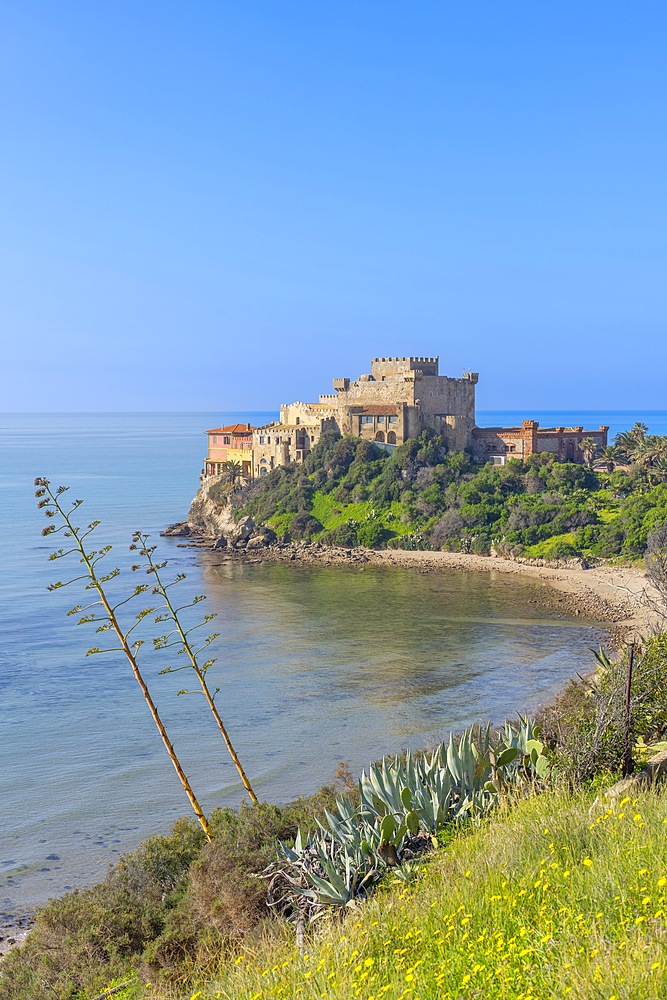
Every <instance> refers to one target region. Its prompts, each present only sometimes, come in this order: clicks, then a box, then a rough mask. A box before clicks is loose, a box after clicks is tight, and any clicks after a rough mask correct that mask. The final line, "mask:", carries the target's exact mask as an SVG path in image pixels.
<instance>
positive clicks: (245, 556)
mask: <svg viewBox="0 0 667 1000" xmlns="http://www.w3.org/2000/svg"><path fill="white" fill-rule="evenodd" d="M175 540H176V539H175ZM178 544H179V546H180V547H183V548H197V549H200V550H203V551H206V552H207V558H208V561H209V563H210V564H211V565H223V564H224V563H227V562H230V561H235V562H240V563H245V564H248V565H249V564H256V563H262V562H277V563H293V564H296V565H307V566H342V567H349V568H352V567H354V568H356V569H357V570H359V571H360V572H362V571H364V570H365V569H366V567H369V568H371V567H372V568H380V569H409V570H411V571H413V572H419V573H439V572H447V571H459V572H464V573H480V572H481V573H492V574H504V575H506V576H508V577H514V578H524V579H525V578H528V579H532V580H535V581H536V583H537V584H539V586H540V589H541V590H542V591H543V595H542V596H543V598H544V599H543V600H542V599H541V598H540V597H536V598H535V599H534V600H531V602H530V603H531V604H538V605H543V606H544V607H548V608H549V609H550V610H553V609H554V607H555V608H556V610H557V611H558V612H559V613H560V614H561V615H562V617H563V618H568V619H572V620H576V618H577V617H579V616H584V617H586V618H592V619H595V621H596V622H598V623H599V624H601V625H604V626H605V627H606V628H608V629H609V632H610V635H611V637H612V642H613V643H614V645H618V644H620V643H622V642H624V641H626V642H627V641H631V640H632V639H633V638H634V637H635V636H637V637H639V636H646V635H648V634H651V633H652V632H653V631H655V630H656V629H657V628H658V627H659V625H660V616H659V614H658V613H657V611H656V607H655V599H656V595H655V593H654V592H652V589H651V587H650V585H649V583H648V580H647V579H646V577H645V575H644V574H643V573H641V572H640V571H639V570H638V569H634V568H631V567H619V566H609V565H602V566H593V567H588V568H584V566H583V565H581V564H579V565H570V564H564V565H557V566H554V565H550V566H549V565H542V564H539V563H537V562H530V563H529V562H521V561H518V560H513V559H506V558H503V557H500V556H480V555H473V554H468V553H463V552H434V551H428V550H423V551H413V550H407V549H366V548H355V549H342V548H334V547H329V546H323V545H318V544H314V545H308V544H294V543H290V544H280V543H278V544H272V545H269V546H266V547H263V548H261V549H252V550H248V551H246V550H245V549H244V548H239V549H231V548H225V549H217V548H215V546H214V544H213V543H212V542H211V540H208V539H205V538H202V537H200V536H194V535H192V536H190V537H189V538H187V540H184V539H183V540H180V541H179V542H178ZM570 562H577V563H580V561H579V560H571V561H570ZM33 923H34V917H33V916H32V915H30V914H22V915H20V916H19V915H15V914H9V913H2V914H0V961H2V958H3V957H4V955H6V954H7V953H8V952H9V951H11V950H12V949H13V948H15V947H18V946H20V945H21V944H23V942H24V941H25V939H26V937H27V936H28V933H29V931H30V928H31V926H32V924H33Z"/></svg>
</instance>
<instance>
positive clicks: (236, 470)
mask: <svg viewBox="0 0 667 1000" xmlns="http://www.w3.org/2000/svg"><path fill="white" fill-rule="evenodd" d="M222 468H223V469H224V471H225V476H226V477H227V479H228V480H229V482H230V483H231V484H232V486H234V484H235V483H236V480H237V479H240V478H241V475H242V473H243V466H242V465H241V463H240V462H237V461H236V460H235V459H233V458H230V459H229V460H228V461H227V462H223V465H222Z"/></svg>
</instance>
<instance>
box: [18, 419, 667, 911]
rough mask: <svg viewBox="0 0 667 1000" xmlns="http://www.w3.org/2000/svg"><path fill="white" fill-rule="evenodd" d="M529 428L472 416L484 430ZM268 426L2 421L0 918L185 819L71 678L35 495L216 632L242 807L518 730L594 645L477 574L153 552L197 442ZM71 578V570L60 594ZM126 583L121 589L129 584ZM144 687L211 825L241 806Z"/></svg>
mask: <svg viewBox="0 0 667 1000" xmlns="http://www.w3.org/2000/svg"><path fill="white" fill-rule="evenodd" d="M524 415H525V414H518V413H517V414H512V413H508V412H503V413H486V414H484V413H481V414H479V415H478V420H479V423H480V424H482V425H484V424H487V425H491V424H497V423H514V422H517V421H518V420H520V419H521V418H522V416H524ZM273 416H274V414H271V413H261V414H260V413H185V414H183V413H163V414H151V413H139V414H127V413H124V414H4V415H0V510H1V511H2V526H3V533H2V562H1V568H2V572H1V573H0V630H1V634H2V644H1V647H0V760H1V763H2V767H1V769H0V801H1V803H2V812H1V815H0V911H4V912H5V913H9V912H12V913H17V912H24V911H27V910H29V909H31V908H32V907H34V906H35V905H38V904H39V903H41V902H44V901H45V900H46V899H47V898H48V897H49V896H52V895H57V894H60V893H62V892H63V891H65V890H66V889H68V888H69V887H71V886H73V885H86V884H90V883H91V882H92V881H94V880H95V879H96V878H98V877H99V876H100V875H101V874H103V872H104V871H105V870H106V867H107V865H108V864H109V862H110V861H112V860H113V859H114V858H115V857H117V856H118V854H119V853H121V852H123V851H125V850H129V849H131V848H132V847H134V846H135V845H136V844H137V843H138V841H139V840H140V839H142V838H143V837H145V836H147V835H148V834H150V833H153V832H159V831H165V830H166V829H167V828H168V826H169V824H170V823H171V822H172V821H173V820H174V819H175V818H177V817H178V816H179V815H184V814H186V813H187V811H188V809H187V802H186V800H185V798H184V797H183V793H182V791H181V789H180V786H179V784H178V781H177V779H176V776H175V774H174V772H173V769H172V767H171V764H170V763H169V761H168V759H167V758H166V757H165V756H164V753H163V749H162V746H161V743H160V741H159V737H158V735H157V733H156V731H155V729H154V727H153V723H152V721H151V719H150V717H149V716H148V712H147V709H146V706H145V705H144V703H143V701H142V699H141V697H140V695H139V693H138V691H137V690H136V687H135V682H134V681H133V679H132V676H131V675H130V673H129V670H128V667H127V665H126V664H125V662H123V660H122V659H120V658H118V657H117V656H114V655H109V656H106V657H89V658H86V657H85V655H84V654H85V651H86V649H87V648H88V647H89V646H91V645H94V644H96V643H95V640H96V639H97V637H95V636H94V633H92V632H90V631H88V632H86V630H85V628H84V627H83V626H82V627H79V628H77V627H76V626H75V624H74V623H73V620H72V618H68V617H67V616H66V613H65V612H66V611H67V609H68V608H70V607H71V606H72V605H73V604H76V603H79V602H80V601H81V599H82V594H81V592H80V591H77V590H76V586H73V587H71V588H69V589H68V590H67V591H59V592H54V593H47V590H46V587H47V585H48V583H49V582H50V581H51V580H53V579H54V573H56V571H57V574H58V575H59V576H62V575H64V574H66V572H67V568H66V566H65V565H64V564H63V562H59V563H55V564H54V563H49V561H48V553H49V552H50V551H51V550H52V548H53V547H54V546H52V545H50V544H48V543H49V541H50V539H44V538H42V537H41V535H40V532H41V529H42V527H43V525H44V523H45V522H44V520H43V518H42V516H41V515H40V514H38V512H37V510H36V507H35V501H34V499H33V490H34V487H33V485H32V484H33V480H34V478H35V476H46V477H48V478H50V479H51V480H52V481H53V482H54V483H62V484H67V485H69V486H70V487H71V488H72V494H71V495H72V496H77V497H81V498H82V499H83V500H84V501H85V507H84V508H83V511H84V514H85V515H86V520H92V519H93V518H95V519H97V518H99V519H100V520H101V521H102V526H101V527H100V528H99V529H98V532H97V540H98V542H99V545H102V544H105V543H107V542H109V543H112V544H113V545H114V546H115V548H114V551H113V553H112V554H111V555H110V556H109V557H108V558H109V565H110V568H111V566H112V565H115V564H116V563H117V564H118V565H120V566H121V568H127V565H128V559H129V553H128V551H127V545H128V543H129V540H130V536H131V533H132V531H134V530H135V529H137V528H141V529H144V530H147V531H149V532H151V533H152V534H153V535H154V536H155V539H156V541H158V542H159V546H160V553H163V554H164V556H165V558H169V560H170V561H171V562H170V567H171V568H172V569H173V571H174V573H176V572H180V571H183V572H185V573H186V574H187V580H186V581H185V583H184V584H182V585H181V587H182V593H183V596H184V599H185V597H187V596H188V595H190V596H192V595H194V594H197V593H206V594H207V595H208V605H207V608H206V610H207V611H216V612H217V613H218V615H219V617H218V619H217V621H216V630H219V631H220V632H221V633H222V634H221V637H220V639H219V640H218V641H217V643H216V648H215V654H216V655H217V656H218V662H217V663H216V665H215V667H214V668H213V671H212V672H213V673H214V674H215V683H216V685H218V686H219V687H220V689H221V691H220V694H219V696H218V698H219V706H220V710H221V714H222V715H223V718H224V719H225V720H226V722H227V724H228V727H229V730H230V733H231V735H232V739H233V740H234V742H235V744H236V747H237V750H238V753H239V755H240V756H241V758H242V760H243V761H244V765H245V767H246V770H247V771H248V773H249V775H250V776H251V779H252V780H253V782H254V784H255V786H256V790H257V792H258V794H259V795H260V796H261V797H263V798H266V799H269V800H272V801H276V802H281V801H285V800H287V799H289V798H292V797H294V796H296V795H298V794H300V793H302V792H310V791H313V790H314V789H315V788H316V787H318V786H319V785H320V784H322V783H323V782H324V781H325V780H327V779H329V778H330V777H331V776H332V774H333V773H334V771H335V769H336V765H337V762H338V761H339V760H341V759H344V760H346V761H347V762H348V763H349V764H350V766H351V767H352V768H353V770H358V769H360V768H361V767H363V766H364V764H366V763H367V762H368V761H369V760H371V759H374V758H376V757H377V756H379V755H381V754H382V753H383V752H387V751H393V750H399V749H400V748H402V747H405V746H414V747H416V746H423V745H426V744H429V743H434V742H436V741H437V740H439V739H441V738H443V737H444V736H445V735H446V733H447V732H448V731H449V729H450V728H453V729H456V728H460V727H462V726H464V725H466V724H468V723H470V722H472V721H474V720H476V719H484V718H492V719H494V720H502V719H503V718H504V717H506V716H508V715H512V714H513V713H514V712H515V711H516V710H528V709H532V708H534V707H535V706H536V705H537V704H538V703H539V702H540V701H541V700H543V699H545V698H547V697H549V696H550V695H552V694H553V693H554V692H555V691H556V690H557V689H558V688H559V687H560V686H561V685H562V684H563V683H564V681H565V680H566V679H567V678H568V677H569V676H571V675H572V674H573V673H574V672H575V671H576V670H577V669H581V668H582V667H586V666H588V664H589V663H590V652H589V648H590V647H591V646H594V645H595V643H596V642H598V641H600V640H602V639H603V638H604V633H603V631H601V629H600V628H598V627H597V626H596V625H595V623H592V622H581V621H580V620H577V622H569V621H563V620H559V619H558V618H557V617H555V616H554V615H549V614H546V613H545V612H544V611H542V610H539V609H538V608H537V607H536V606H535V605H534V604H531V603H530V601H531V599H532V597H533V596H534V592H535V591H534V588H535V586H536V585H535V584H533V583H528V582H520V581H511V582H510V581H508V580H506V579H502V578H501V577H497V576H496V575H495V574H493V573H489V574H479V575H475V574H461V573H458V574H456V573H452V574H443V575H438V576H434V575H427V576H423V575H420V574H418V573H411V572H408V571H401V570H376V571H372V570H366V571H364V572H359V571H354V570H348V569H342V568H326V567H321V568H306V567H296V568H293V567H290V566H283V565H272V564H263V563H262V564H252V565H248V566H241V565H237V564H233V563H225V564H223V565H221V566H215V565H213V562H212V561H211V560H210V558H209V556H208V553H206V552H205V551H202V550H200V549H196V548H192V547H190V548H188V547H181V545H180V544H179V540H177V539H158V537H157V536H158V534H159V531H160V530H161V529H162V528H163V527H164V526H165V525H166V524H169V523H171V522H173V521H176V520H180V519H182V518H183V517H185V515H186V513H187V509H188V506H189V502H190V500H191V498H192V496H193V495H194V493H195V491H196V489H197V486H198V476H199V472H200V469H201V465H202V459H203V457H204V451H205V436H204V434H203V431H204V430H205V429H206V428H208V427H213V426H217V425H219V424H220V423H221V422H224V423H227V422H233V421H236V420H242V421H247V420H249V421H250V422H251V423H260V422H265V421H267V420H268V419H271V418H272V417H273ZM530 416H534V417H535V419H538V420H539V421H540V423H541V424H542V425H544V426H547V425H554V424H566V425H571V424H580V423H581V424H584V425H586V426H587V427H596V426H598V425H599V424H606V423H608V424H610V425H611V434H612V435H613V434H614V433H616V432H617V431H618V430H621V429H624V428H627V427H629V426H631V425H632V424H633V423H634V422H635V421H636V420H643V421H644V422H645V423H646V424H648V426H649V429H650V431H651V432H653V433H667V412H660V413H651V412H641V411H637V412H634V411H633V412H628V413H624V412H617V411H605V412H595V413H584V412H580V413H562V412H560V413H559V412H549V413H537V414H534V413H532V412H531V414H530ZM76 568H77V567H76V564H73V565H72V566H71V568H70V573H72V574H73V575H75V574H74V570H76ZM132 579H133V582H135V581H134V578H132ZM160 666H164V663H160V664H158V663H157V662H155V661H153V660H151V659H150V658H147V659H146V663H145V669H146V676H147V679H148V680H149V683H150V685H151V689H152V690H153V692H154V695H155V697H156V700H157V702H158V705H159V707H160V710H161V711H162V713H163V715H164V718H165V721H166V723H167V725H168V727H169V729H170V732H171V734H172V738H173V741H174V743H175V745H176V748H177V750H178V751H179V753H180V754H181V756H182V759H183V762H184V764H185V767H186V770H187V772H188V774H189V776H190V779H191V781H192V784H193V785H194V786H195V788H196V789H197V791H198V792H199V794H200V798H201V799H202V801H203V803H204V805H205V808H206V809H208V810H210V809H211V808H213V807H214V806H216V805H220V804H230V805H236V804H238V803H239V801H240V800H241V798H242V788H241V786H240V784H239V782H238V780H237V778H236V774H235V771H234V770H233V767H232V765H231V762H230V761H229V760H228V758H227V756H226V752H225V749H224V747H223V746H222V744H221V742H220V740H219V737H218V735H217V732H216V730H215V728H214V726H213V723H212V720H211V719H210V717H209V716H207V714H206V713H205V711H204V707H203V705H202V703H201V701H200V700H199V698H198V697H197V696H194V695H193V696H187V697H181V698H177V697H176V691H177V690H178V689H179V688H180V687H182V686H183V683H182V675H176V676H175V677H159V676H157V671H158V669H159V667H160Z"/></svg>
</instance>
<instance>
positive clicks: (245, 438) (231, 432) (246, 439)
mask: <svg viewBox="0 0 667 1000" xmlns="http://www.w3.org/2000/svg"><path fill="white" fill-rule="evenodd" d="M253 430H254V427H251V426H250V424H229V425H228V426H227V427H214V428H212V430H210V431H206V434H207V435H208V455H207V456H206V458H205V460H204V476H219V475H220V474H221V473H222V472H224V471H225V470H224V464H225V462H239V463H240V465H241V470H242V475H244V476H252V432H253Z"/></svg>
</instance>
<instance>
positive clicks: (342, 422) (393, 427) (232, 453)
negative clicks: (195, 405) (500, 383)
mask: <svg viewBox="0 0 667 1000" xmlns="http://www.w3.org/2000/svg"><path fill="white" fill-rule="evenodd" d="M477 381H478V375H477V372H465V373H464V374H463V376H462V377H461V378H450V377H448V376H446V375H440V373H439V359H438V358H437V357H436V358H424V357H404V358H395V357H392V358H373V359H372V360H371V366H370V372H368V373H367V374H365V375H360V376H359V377H358V378H357V379H356V380H354V381H353V380H352V379H350V378H335V379H334V380H333V390H334V391H333V392H332V393H325V394H323V395H321V396H320V397H319V399H318V401H317V402H316V403H303V402H300V401H299V402H295V403H286V404H284V405H283V406H281V407H280V420H276V421H274V422H273V423H270V424H266V425H265V426H264V427H256V428H252V427H250V425H244V424H233V425H231V426H229V427H218V428H214V429H213V430H210V431H207V434H208V440H209V448H208V457H207V459H206V461H205V466H204V475H205V476H210V475H219V474H220V473H221V472H222V471H223V464H224V462H225V461H228V460H229V459H236V460H237V461H240V462H241V463H242V468H243V474H244V475H246V476H255V477H260V476H265V475H267V474H268V473H269V472H270V471H271V470H272V469H275V468H276V467H277V466H280V465H287V464H289V463H290V462H303V460H304V459H305V458H306V457H307V455H308V454H309V453H310V451H311V450H312V448H313V446H314V445H315V444H316V443H317V441H318V440H319V437H320V435H321V434H322V432H323V431H325V430H327V429H332V430H335V431H337V432H338V433H340V434H349V435H352V436H354V437H360V438H363V439H364V440H366V441H374V442H376V443H377V444H378V445H380V446H382V447H383V448H385V449H387V450H389V451H391V450H392V449H393V448H395V447H397V446H398V445H401V444H403V442H404V441H407V440H408V438H415V437H418V436H419V434H421V432H422V431H423V430H424V429H425V428H428V427H430V428H432V429H433V430H434V431H436V432H437V433H438V434H441V435H442V436H443V438H444V439H445V440H446V442H447V445H448V448H449V449H450V451H463V450H465V449H467V450H468V451H469V452H470V453H471V454H472V455H474V457H475V458H476V459H477V460H479V461H483V462H488V461H490V462H493V463H494V464H496V465H504V464H505V462H506V461H508V460H509V459H511V458H518V459H526V458H528V457H529V456H530V455H534V454H537V453H539V452H550V453H551V454H553V455H554V456H555V457H556V458H557V459H558V460H559V461H562V462H582V461H583V460H584V452H583V449H582V447H581V445H582V442H583V441H584V439H586V438H592V439H593V441H594V442H595V443H596V445H597V446H598V447H604V446H605V445H606V444H607V432H608V428H607V427H599V428H598V429H597V430H584V428H583V427H540V425H539V423H538V422H537V421H536V420H524V421H523V422H522V424H521V426H520V427H477V426H476V422H475V386H476V385H477Z"/></svg>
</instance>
